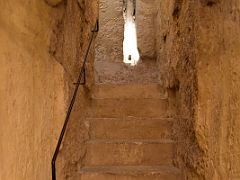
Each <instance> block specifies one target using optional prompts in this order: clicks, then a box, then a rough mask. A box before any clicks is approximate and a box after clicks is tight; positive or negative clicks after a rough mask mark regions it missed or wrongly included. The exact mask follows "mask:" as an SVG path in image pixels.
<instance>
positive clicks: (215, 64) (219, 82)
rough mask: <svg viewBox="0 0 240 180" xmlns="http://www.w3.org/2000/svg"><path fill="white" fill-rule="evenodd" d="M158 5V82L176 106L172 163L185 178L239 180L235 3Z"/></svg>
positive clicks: (204, 1)
mask: <svg viewBox="0 0 240 180" xmlns="http://www.w3.org/2000/svg"><path fill="white" fill-rule="evenodd" d="M156 3H157V5H158V6H159V11H158V18H157V22H158V28H157V46H156V47H157V51H158V64H159V71H160V74H161V75H160V77H161V78H160V80H161V83H162V84H163V85H164V86H165V87H166V88H169V89H170V91H172V92H173V94H175V100H176V101H177V104H176V105H177V107H178V108H177V112H178V119H179V120H178V123H177V124H176V128H175V133H176V139H177V140H178V141H179V143H178V149H177V155H178V156H177V157H178V159H177V160H176V164H178V165H179V166H181V167H182V168H183V169H184V170H185V172H186V173H185V175H186V178H188V179H206V180H220V179H223V180H224V179H229V180H230V179H231V180H235V179H239V178H240V174H239V172H240V169H239V168H238V167H239V163H240V157H239V150H238V148H237V147H239V138H240V135H239V133H238V131H237V130H236V129H237V128H239V127H240V125H239V121H238V119H239V112H238V109H239V100H240V97H239V83H238V82H239V72H240V67H239V65H238V64H239V63H238V59H239V56H240V53H239V46H240V39H239V32H240V31H239V27H240V26H239V18H240V14H239V8H240V6H239V2H238V1H237V0H231V1H221V0H217V1H215V0H214V1H213V0H199V1H193V0H187V1H182V0H175V1H167V0H166V1H164V0H163V1H156Z"/></svg>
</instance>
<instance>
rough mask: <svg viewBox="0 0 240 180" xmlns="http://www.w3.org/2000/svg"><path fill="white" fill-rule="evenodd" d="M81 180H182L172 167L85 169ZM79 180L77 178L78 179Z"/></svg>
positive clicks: (82, 170) (81, 174)
mask: <svg viewBox="0 0 240 180" xmlns="http://www.w3.org/2000/svg"><path fill="white" fill-rule="evenodd" d="M79 176H80V177H81V178H80V179H81V180H182V179H183V178H182V177H181V172H180V170H179V169H177V168H175V167H172V166H97V167H84V168H82V169H81V171H80V174H79ZM76 179H77V178H76Z"/></svg>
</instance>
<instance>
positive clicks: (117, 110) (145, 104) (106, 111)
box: [88, 99, 171, 118]
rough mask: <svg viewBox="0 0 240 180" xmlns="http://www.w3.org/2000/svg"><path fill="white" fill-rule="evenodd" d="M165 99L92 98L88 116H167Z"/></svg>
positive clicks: (167, 104)
mask: <svg viewBox="0 0 240 180" xmlns="http://www.w3.org/2000/svg"><path fill="white" fill-rule="evenodd" d="M168 107H169V103H168V100H167V99H101V100H99V99H98V100H97V99H93V100H92V101H91V102H90V106H89V107H88V108H89V111H88V112H89V113H88V117H108V118H110V117H124V116H134V117H169V116H171V114H170V113H169V112H170V111H168Z"/></svg>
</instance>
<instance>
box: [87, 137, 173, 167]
mask: <svg viewBox="0 0 240 180" xmlns="http://www.w3.org/2000/svg"><path fill="white" fill-rule="evenodd" d="M174 145H175V143H174V142H173V141H171V140H91V141H89V142H88V143H87V153H86V158H85V165H87V166H97V165H171V164H172V160H173V150H174Z"/></svg>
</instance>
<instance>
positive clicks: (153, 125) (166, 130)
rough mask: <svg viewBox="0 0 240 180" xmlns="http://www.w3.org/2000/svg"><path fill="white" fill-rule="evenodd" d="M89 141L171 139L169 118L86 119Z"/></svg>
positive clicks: (171, 123) (170, 121)
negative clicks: (88, 128)
mask: <svg viewBox="0 0 240 180" xmlns="http://www.w3.org/2000/svg"><path fill="white" fill-rule="evenodd" d="M86 121H87V123H88V124H89V127H90V138H91V139H171V131H172V125H173V119H171V118H136V117H124V118H88V119H87V120H86Z"/></svg>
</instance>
